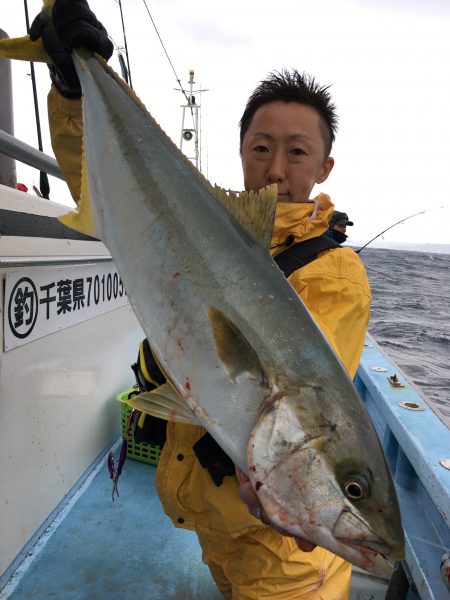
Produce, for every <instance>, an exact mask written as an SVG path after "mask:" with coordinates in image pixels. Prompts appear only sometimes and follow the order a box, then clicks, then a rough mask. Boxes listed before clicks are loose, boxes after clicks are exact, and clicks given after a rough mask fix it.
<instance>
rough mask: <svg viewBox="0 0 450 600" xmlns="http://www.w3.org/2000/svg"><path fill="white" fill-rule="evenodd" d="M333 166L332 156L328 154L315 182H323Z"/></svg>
mask: <svg viewBox="0 0 450 600" xmlns="http://www.w3.org/2000/svg"><path fill="white" fill-rule="evenodd" d="M333 167H334V158H333V157H332V156H329V157H328V158H327V159H326V161H325V163H324V165H323V167H322V171H321V173H320V175H319V177H318V178H317V179H316V183H323V182H324V181H326V180H327V178H328V175H329V174H330V173H331V170H332V168H333Z"/></svg>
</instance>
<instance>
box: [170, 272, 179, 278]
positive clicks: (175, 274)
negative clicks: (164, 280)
mask: <svg viewBox="0 0 450 600" xmlns="http://www.w3.org/2000/svg"><path fill="white" fill-rule="evenodd" d="M180 275H181V273H180V272H179V271H177V272H176V273H174V274H173V275H172V279H175V277H179V276H180Z"/></svg>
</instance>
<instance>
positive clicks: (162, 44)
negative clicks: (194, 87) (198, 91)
mask: <svg viewBox="0 0 450 600" xmlns="http://www.w3.org/2000/svg"><path fill="white" fill-rule="evenodd" d="M142 2H143V3H144V6H145V8H146V10H147V13H148V16H149V17H150V20H151V22H152V25H153V27H154V28H155V31H156V35H157V36H158V39H159V41H160V42H161V46H162V47H163V50H164V52H165V54H166V56H167V60H168V61H169V64H170V66H171V68H172V71H173V73H174V75H175V79H176V80H177V83H178V85H179V86H180V90H181V91H182V92H183V94H184V97H185V98H186V100H187V103H188V104H190V101H189V98H188V96H187V94H186V92H185V90H184V89H183V86H182V85H181V80H180V78H179V77H178V75H177V72H176V71H175V68H174V66H173V64H172V61H171V60H170V57H169V54H168V52H167V50H166V47H165V46H164V42H163V41H162V38H161V36H160V35H159V31H158V28H157V27H156V24H155V21H154V20H153V17H152V15H151V13H150V10H149V8H148V6H147V2H146V0H142ZM191 112H192V108H191Z"/></svg>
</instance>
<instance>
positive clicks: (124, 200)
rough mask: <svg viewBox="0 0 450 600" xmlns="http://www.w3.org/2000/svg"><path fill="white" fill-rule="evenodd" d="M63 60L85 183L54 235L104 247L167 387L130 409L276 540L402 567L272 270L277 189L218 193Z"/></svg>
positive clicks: (295, 307) (372, 482) (373, 464)
mask: <svg viewBox="0 0 450 600" xmlns="http://www.w3.org/2000/svg"><path fill="white" fill-rule="evenodd" d="M21 48H22V49H23V47H21ZM35 48H36V47H34V49H33V51H34V52H36V49H35ZM22 54H23V55H25V52H22ZM74 60H75V63H76V68H77V71H78V75H79V77H80V80H81V84H82V88H83V111H84V149H85V164H86V165H87V168H86V169H85V177H84V181H83V186H82V188H83V192H82V195H83V198H82V201H81V203H80V204H79V207H78V213H76V214H72V215H69V216H68V217H66V218H65V222H66V224H68V225H70V226H72V227H75V228H77V229H79V230H82V231H85V232H87V233H90V234H94V235H97V236H98V237H99V238H101V239H102V240H103V242H104V243H105V244H106V246H107V247H108V248H109V250H110V252H111V254H112V256H113V257H114V259H115V261H116V263H117V267H118V269H119V272H120V275H121V277H122V280H123V281H124V284H125V287H126V289H127V293H128V296H129V299H130V302H131V304H132V306H133V308H134V311H135V313H136V315H137V317H138V318H139V320H140V322H141V325H142V327H143V329H144V331H145V334H146V336H147V337H148V339H149V340H150V343H151V347H152V349H153V351H154V353H155V355H156V356H157V358H158V360H159V362H160V364H161V367H162V369H163V370H164V372H165V374H166V375H167V378H168V381H169V383H168V384H166V385H164V386H162V387H161V388H159V389H158V390H156V391H155V392H151V393H150V394H146V395H144V396H141V397H140V398H138V399H137V400H136V401H135V406H137V407H138V408H139V409H140V410H144V411H145V412H148V413H149V414H156V415H159V416H163V417H166V418H173V419H176V420H179V421H183V422H198V423H200V424H202V425H203V426H204V427H205V428H206V429H207V430H208V431H209V432H210V433H211V435H212V436H213V437H214V438H215V439H216V441H217V442H218V443H219V444H220V445H221V447H222V448H223V449H224V450H225V452H226V453H227V454H228V455H229V456H230V457H231V459H232V460H233V461H234V463H235V464H236V465H238V466H239V467H240V468H241V469H242V470H243V471H244V472H245V473H247V474H248V475H249V477H250V479H251V482H252V484H253V487H254V489H255V490H256V492H257V495H258V498H259V501H260V503H261V505H262V506H263V508H264V510H265V512H266V514H267V515H268V517H269V518H270V520H271V521H272V523H273V524H274V525H275V526H277V527H280V528H282V529H284V530H286V531H287V532H289V533H291V534H292V535H294V536H297V537H300V538H305V539H307V540H310V541H311V542H314V543H315V544H317V545H320V546H323V547H325V548H328V549H329V550H331V551H332V552H334V553H336V554H338V555H340V556H342V557H344V558H345V559H347V560H349V561H350V562H352V563H354V564H355V565H358V566H359V567H361V568H363V569H367V570H371V571H373V572H374V573H378V574H386V573H387V572H388V571H389V570H390V569H389V562H388V559H391V560H399V559H401V558H402V557H403V554H404V540H403V530H402V526H401V521H400V513H399V508H398V503H397V498H396V493H395V489H394V486H393V483H392V480H391V476H390V472H389V468H388V465H387V463H386V460H385V457H384V453H383V450H382V448H381V446H380V443H379V441H378V438H377V435H376V432H375V430H374V427H373V425H372V422H371V420H370V418H369V417H368V414H367V412H366V410H365V408H364V406H363V404H362V402H361V399H360V398H359V396H358V393H357V392H356V390H355V388H354V386H353V384H352V382H351V380H350V379H349V377H348V375H347V373H346V371H345V369H344V367H343V366H342V364H341V362H340V361H339V359H338V357H337V356H336V355H335V353H334V352H333V350H332V348H331V347H330V345H329V344H328V342H327V340H326V339H325V338H324V336H323V335H322V333H321V331H320V330H319V328H318V327H317V325H316V323H315V322H314V320H313V319H312V317H311V315H310V313H309V311H308V309H307V308H306V307H305V305H304V304H303V302H302V301H301V300H300V298H299V297H298V296H297V294H296V293H295V292H294V290H293V289H292V287H291V286H290V285H289V283H288V282H287V280H286V279H285V277H284V276H283V274H282V273H281V271H280V270H279V269H278V268H277V266H276V265H275V263H274V262H273V260H272V259H271V257H270V256H269V253H268V246H269V243H270V238H271V232H272V228H273V219H274V211H275V204H276V187H271V188H267V189H265V190H262V191H260V192H259V193H257V194H254V193H249V194H246V193H243V194H241V195H239V196H233V195H232V194H226V193H225V192H223V191H219V190H215V189H213V188H212V186H211V185H210V184H209V183H208V182H207V181H206V180H205V179H204V178H203V177H202V176H201V175H200V174H199V173H198V172H197V171H196V170H195V169H194V168H193V166H192V165H191V164H190V162H189V161H188V160H187V159H186V158H185V157H184V156H183V155H182V154H181V153H180V151H179V150H178V149H177V148H176V147H175V145H174V144H173V143H172V142H171V140H170V139H169V138H168V137H167V136H166V135H165V134H164V132H163V131H162V130H161V128H160V127H159V126H158V125H157V124H156V122H155V121H154V120H153V119H152V117H151V116H150V115H149V114H148V113H147V111H146V110H145V108H144V106H143V105H142V104H141V103H140V102H139V100H138V99H137V98H136V97H135V96H134V95H133V94H132V93H131V92H130V91H129V89H128V88H126V86H125V85H124V84H122V83H120V82H119V80H118V78H117V77H116V76H115V75H114V74H113V73H112V72H111V70H110V69H108V67H107V66H106V65H104V64H103V63H101V62H99V60H97V59H96V58H94V57H93V56H91V55H89V54H88V53H85V52H80V53H79V54H78V55H75V57H74ZM89 196H90V198H91V203H90V202H89ZM91 209H92V213H91Z"/></svg>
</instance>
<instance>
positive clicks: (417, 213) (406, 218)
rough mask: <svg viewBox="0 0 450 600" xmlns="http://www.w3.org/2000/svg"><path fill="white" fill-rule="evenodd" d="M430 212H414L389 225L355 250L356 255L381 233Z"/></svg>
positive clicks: (427, 210) (428, 209)
mask: <svg viewBox="0 0 450 600" xmlns="http://www.w3.org/2000/svg"><path fill="white" fill-rule="evenodd" d="M438 208H444V207H443V206H439V207H438ZM430 210H434V208H427V209H426V210H421V211H419V212H416V213H414V214H413V215H409V217H405V218H404V219H400V221H397V222H396V223H394V224H393V225H390V226H389V227H387V228H386V229H383V231H380V233H378V234H377V235H376V236H375V237H373V238H372V239H371V240H369V241H368V242H367V244H364V246H361V248H359V250H355V252H356V254H359V253H360V252H361V250H364V248H366V247H367V246H368V245H369V244H371V243H372V242H373V241H374V240H376V239H377V238H379V237H380V235H383V233H386V231H389V230H390V229H393V228H394V227H396V226H397V225H400V223H404V222H405V221H408V219H412V218H413V217H417V215H424V214H425V213H427V212H429V211H430Z"/></svg>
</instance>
